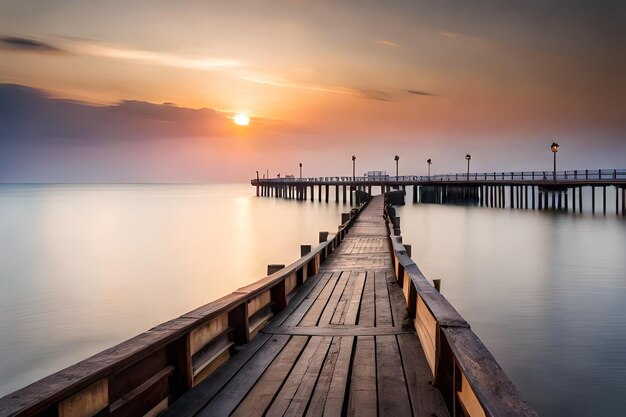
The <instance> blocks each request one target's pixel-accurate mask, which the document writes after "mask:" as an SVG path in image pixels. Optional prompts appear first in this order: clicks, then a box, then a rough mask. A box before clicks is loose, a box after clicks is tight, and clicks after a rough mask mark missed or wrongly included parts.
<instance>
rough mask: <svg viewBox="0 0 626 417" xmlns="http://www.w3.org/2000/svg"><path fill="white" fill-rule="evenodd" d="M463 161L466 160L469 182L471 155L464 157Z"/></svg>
mask: <svg viewBox="0 0 626 417" xmlns="http://www.w3.org/2000/svg"><path fill="white" fill-rule="evenodd" d="M465 159H467V180H468V181H469V171H470V160H471V159H472V155H470V154H467V155H465Z"/></svg>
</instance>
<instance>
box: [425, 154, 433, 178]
mask: <svg viewBox="0 0 626 417" xmlns="http://www.w3.org/2000/svg"><path fill="white" fill-rule="evenodd" d="M426 163H427V164H428V179H429V180H430V166H431V165H432V163H433V161H432V160H431V159H430V158H428V159H427V160H426Z"/></svg>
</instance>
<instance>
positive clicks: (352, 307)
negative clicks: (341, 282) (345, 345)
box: [341, 272, 365, 324]
mask: <svg viewBox="0 0 626 417" xmlns="http://www.w3.org/2000/svg"><path fill="white" fill-rule="evenodd" d="M364 285H365V272H359V273H358V274H356V278H355V279H354V286H353V290H352V293H351V297H350V302H349V304H348V307H347V308H346V314H345V315H344V317H343V321H342V323H341V324H356V321H357V317H358V315H359V307H360V305H361V297H362V295H363V286H364Z"/></svg>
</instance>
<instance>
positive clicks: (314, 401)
mask: <svg viewBox="0 0 626 417" xmlns="http://www.w3.org/2000/svg"><path fill="white" fill-rule="evenodd" d="M340 345H341V338H339V337H334V338H333V340H332V343H331V345H330V349H329V350H328V355H327V357H326V361H325V362H324V366H323V367H322V372H321V373H320V377H319V379H318V381H317V385H316V386H315V391H314V392H313V395H312V396H311V402H310V404H309V408H308V409H307V414H306V415H307V416H310V417H317V416H321V415H322V414H323V413H324V406H325V404H326V397H327V396H328V391H329V389H330V383H331V381H332V378H333V373H334V372H335V365H336V363H337V358H338V357H339V348H340Z"/></svg>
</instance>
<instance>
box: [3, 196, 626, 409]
mask: <svg viewBox="0 0 626 417" xmlns="http://www.w3.org/2000/svg"><path fill="white" fill-rule="evenodd" d="M407 201H408V202H409V203H408V204H407V205H406V206H404V207H402V208H400V209H399V211H398V214H399V215H400V216H401V223H402V224H401V226H402V231H403V235H404V241H405V242H406V243H410V244H412V245H413V258H414V260H415V261H416V263H417V264H418V265H419V266H420V268H421V269H422V271H423V272H424V274H425V275H426V276H427V277H428V278H430V279H432V278H441V279H442V293H443V294H444V295H445V296H446V297H447V298H448V299H449V300H450V301H451V302H452V304H453V305H454V306H455V307H456V308H457V309H458V310H459V312H460V313H461V314H462V315H463V316H464V317H465V318H466V319H467V320H468V321H469V322H470V324H471V325H472V328H473V329H474V331H475V332H476V333H477V334H478V335H479V336H480V337H481V339H482V340H483V341H484V342H485V344H486V345H487V346H488V348H489V349H490V350H491V352H492V353H493V354H494V356H495V357H496V359H497V360H498V361H499V362H500V364H501V365H502V366H503V368H504V369H505V371H506V372H507V374H508V375H509V376H510V377H511V378H512V379H513V381H514V382H515V384H516V385H517V386H518V387H519V388H520V390H521V391H522V392H523V394H524V396H525V398H527V399H528V400H529V401H530V402H531V404H532V405H533V406H534V407H535V408H536V409H537V410H538V411H539V412H540V414H541V415H545V416H589V415H602V416H621V415H623V410H625V409H626V395H624V394H626V320H624V317H626V256H625V254H626V221H624V220H623V219H622V218H617V217H615V215H614V214H613V215H607V217H603V216H598V215H596V216H595V217H592V216H591V215H572V214H554V213H544V212H533V211H529V210H510V209H488V208H478V207H458V206H439V205H422V204H420V205H412V204H410V201H411V198H410V195H409V196H408V198H407ZM346 209H347V207H343V206H342V205H341V204H339V205H337V204H335V203H330V204H325V203H321V204H320V203H317V202H315V203H311V202H295V201H285V200H279V199H273V198H256V197H254V189H253V188H252V187H251V186H249V185H97V186H93V185H90V186H78V185H76V186H66V185H63V186H57V185H54V186H52V185H51V186H0V334H1V335H2V337H1V338H0V396H1V395H4V394H6V393H8V392H10V391H12V390H14V389H17V388H19V387H21V386H24V385H26V384H27V383H30V382H32V381H34V380H37V379H39V378H41V377H43V376H45V375H48V374H49V373H51V372H54V371H57V370H59V369H61V368H63V367H65V366H68V365H71V364H73V363H75V362H77V361H78V360H81V359H83V358H85V357H88V356H90V355H92V354H94V353H97V352H99V351H101V350H103V349H105V348H107V347H110V346H112V345H114V344H116V343H118V342H120V341H123V340H125V339H127V338H129V337H131V336H133V335H135V334H137V333H139V332H141V331H144V330H146V329H148V328H150V327H151V326H153V325H155V324H158V323H161V322H163V321H166V320H168V319H171V318H173V317H175V316H177V315H180V314H182V313H185V312H187V311H189V310H191V309H193V308H195V307H197V306H199V305H202V304H204V303H206V302H209V301H211V300H213V299H216V298H218V297H220V296H222V295H224V294H227V293H229V292H231V291H233V290H235V289H237V288H238V287H241V286H243V285H245V284H248V283H250V282H253V281H255V280H257V279H258V278H260V277H262V276H264V275H265V269H266V265H267V264H269V263H285V264H287V263H290V262H291V261H293V260H295V259H296V258H297V257H298V256H299V245H300V244H305V243H308V244H315V243H316V242H317V237H318V232H319V231H320V230H329V231H334V230H336V227H337V225H338V223H339V221H340V213H341V212H342V211H346Z"/></svg>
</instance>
